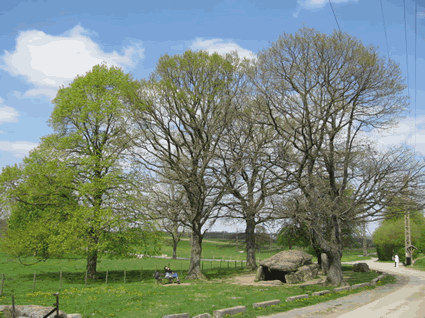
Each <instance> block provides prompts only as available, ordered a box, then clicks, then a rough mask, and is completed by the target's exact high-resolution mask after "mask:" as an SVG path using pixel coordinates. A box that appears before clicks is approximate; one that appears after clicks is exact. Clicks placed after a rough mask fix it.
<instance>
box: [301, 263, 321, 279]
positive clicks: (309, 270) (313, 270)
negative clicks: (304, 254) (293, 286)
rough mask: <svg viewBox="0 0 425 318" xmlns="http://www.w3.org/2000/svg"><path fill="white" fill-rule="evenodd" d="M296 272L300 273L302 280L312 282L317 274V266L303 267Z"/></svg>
mask: <svg viewBox="0 0 425 318" xmlns="http://www.w3.org/2000/svg"><path fill="white" fill-rule="evenodd" d="M297 272H300V273H301V274H302V276H303V280H304V281H306V280H312V279H313V278H315V277H316V276H317V274H318V273H319V264H310V265H304V266H301V267H300V268H298V270H297Z"/></svg>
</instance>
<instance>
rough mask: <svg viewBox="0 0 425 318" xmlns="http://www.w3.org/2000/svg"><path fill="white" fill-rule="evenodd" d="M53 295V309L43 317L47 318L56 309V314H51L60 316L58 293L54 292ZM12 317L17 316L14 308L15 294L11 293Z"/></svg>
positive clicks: (54, 317) (56, 316)
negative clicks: (54, 301)
mask: <svg viewBox="0 0 425 318" xmlns="http://www.w3.org/2000/svg"><path fill="white" fill-rule="evenodd" d="M53 296H56V303H54V304H53V307H54V308H53V309H52V310H51V311H50V312H49V313H48V314H46V315H44V316H43V318H48V317H49V316H50V315H51V314H53V313H54V312H55V311H56V315H54V316H53V318H60V316H59V293H54V294H53ZM11 314H12V318H18V317H17V314H16V308H15V295H12V311H11Z"/></svg>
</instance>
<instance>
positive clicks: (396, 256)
mask: <svg viewBox="0 0 425 318" xmlns="http://www.w3.org/2000/svg"><path fill="white" fill-rule="evenodd" d="M394 261H395V267H398V262H399V261H400V259H399V258H398V255H397V254H395V256H394Z"/></svg>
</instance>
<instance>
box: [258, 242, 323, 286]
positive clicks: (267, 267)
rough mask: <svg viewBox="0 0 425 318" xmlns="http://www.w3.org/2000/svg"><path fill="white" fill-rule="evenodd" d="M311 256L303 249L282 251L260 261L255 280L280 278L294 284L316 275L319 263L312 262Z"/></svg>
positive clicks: (284, 281)
mask: <svg viewBox="0 0 425 318" xmlns="http://www.w3.org/2000/svg"><path fill="white" fill-rule="evenodd" d="M312 258H313V257H312V256H311V255H309V254H307V253H305V252H303V251H294V250H289V251H283V252H280V253H277V254H276V255H273V256H272V257H270V258H268V259H266V260H263V261H261V262H260V267H259V268H258V270H257V275H256V277H255V281H261V280H265V281H270V280H277V279H278V280H280V281H281V282H283V283H290V284H295V283H299V282H302V281H305V280H311V279H313V278H314V277H316V276H317V274H318V272H319V265H318V264H312V262H311V260H312Z"/></svg>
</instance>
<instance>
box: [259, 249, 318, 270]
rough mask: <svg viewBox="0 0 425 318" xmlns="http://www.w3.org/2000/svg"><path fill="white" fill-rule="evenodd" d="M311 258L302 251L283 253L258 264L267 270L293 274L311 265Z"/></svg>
mask: <svg viewBox="0 0 425 318" xmlns="http://www.w3.org/2000/svg"><path fill="white" fill-rule="evenodd" d="M312 259H313V256H311V255H309V254H307V253H305V252H303V251H295V250H289V251H283V252H280V253H277V254H275V255H273V256H272V257H270V258H268V259H265V260H263V261H261V262H260V265H261V266H263V267H267V268H268V269H269V270H278V271H283V272H293V271H296V270H297V269H298V268H299V267H301V266H304V265H309V264H311V263H312V262H311V260H312Z"/></svg>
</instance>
